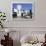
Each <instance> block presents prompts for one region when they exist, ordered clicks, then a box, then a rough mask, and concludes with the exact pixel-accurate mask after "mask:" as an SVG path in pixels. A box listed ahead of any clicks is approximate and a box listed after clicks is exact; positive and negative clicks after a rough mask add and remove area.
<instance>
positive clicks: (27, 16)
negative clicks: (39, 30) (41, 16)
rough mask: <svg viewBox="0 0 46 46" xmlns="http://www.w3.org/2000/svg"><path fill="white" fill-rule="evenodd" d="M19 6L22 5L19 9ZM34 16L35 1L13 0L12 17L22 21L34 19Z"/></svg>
mask: <svg viewBox="0 0 46 46" xmlns="http://www.w3.org/2000/svg"><path fill="white" fill-rule="evenodd" d="M19 7H20V9H19ZM29 9H30V10H29ZM22 12H23V13H22ZM24 12H25V13H24ZM29 12H30V13H29ZM34 16H35V1H31V2H11V17H12V20H21V21H23V20H33V19H34Z"/></svg>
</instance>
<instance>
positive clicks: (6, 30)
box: [5, 29, 10, 37]
mask: <svg viewBox="0 0 46 46" xmlns="http://www.w3.org/2000/svg"><path fill="white" fill-rule="evenodd" d="M5 32H6V33H7V36H8V37H9V32H10V30H9V29H5Z"/></svg>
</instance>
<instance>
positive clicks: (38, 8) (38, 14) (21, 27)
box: [0, 0, 46, 36]
mask: <svg viewBox="0 0 46 46" xmlns="http://www.w3.org/2000/svg"><path fill="white" fill-rule="evenodd" d="M12 1H15V2H20V1H21V2H30V1H31V0H1V1H0V7H1V8H3V11H4V12H6V16H7V19H8V20H9V19H10V18H11V15H10V13H11V9H10V7H11V6H10V4H11V2H12ZM5 26H6V27H8V29H11V30H12V31H13V30H14V31H20V36H21V35H24V34H25V33H26V34H27V33H28V32H31V31H46V0H44V1H43V0H36V4H35V17H34V20H33V21H11V20H10V21H8V22H6V24H5ZM23 31H26V32H25V33H24V32H23ZM16 36H17V34H16Z"/></svg>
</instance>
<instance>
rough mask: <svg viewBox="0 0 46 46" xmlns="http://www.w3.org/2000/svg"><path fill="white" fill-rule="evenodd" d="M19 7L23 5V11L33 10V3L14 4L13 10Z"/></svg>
mask: <svg viewBox="0 0 46 46" xmlns="http://www.w3.org/2000/svg"><path fill="white" fill-rule="evenodd" d="M17 5H21V6H22V10H30V9H31V10H32V4H31V3H18V4H17V3H13V4H12V6H13V7H12V8H13V9H14V8H15V9H17Z"/></svg>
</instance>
